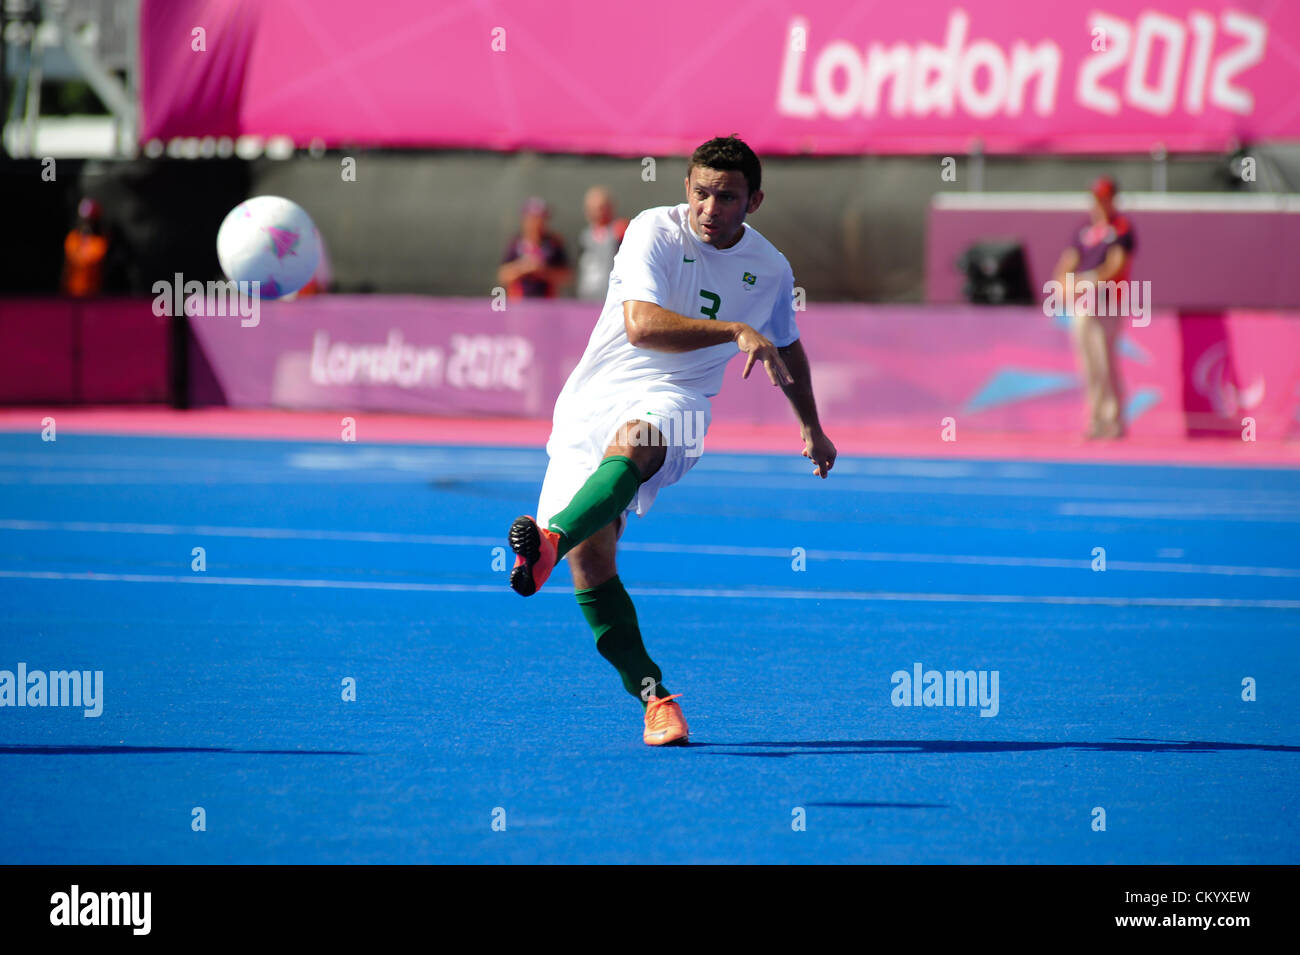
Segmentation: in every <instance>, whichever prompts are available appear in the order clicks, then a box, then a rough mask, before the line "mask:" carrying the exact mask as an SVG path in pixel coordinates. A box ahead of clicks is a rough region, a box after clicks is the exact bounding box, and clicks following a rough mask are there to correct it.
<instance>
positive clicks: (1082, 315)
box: [1054, 176, 1136, 439]
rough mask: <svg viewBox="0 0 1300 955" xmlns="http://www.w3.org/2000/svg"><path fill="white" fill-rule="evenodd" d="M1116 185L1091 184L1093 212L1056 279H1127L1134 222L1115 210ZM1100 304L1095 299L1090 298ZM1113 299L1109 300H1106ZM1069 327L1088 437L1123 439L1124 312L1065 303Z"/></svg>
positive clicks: (1106, 181) (1062, 261)
mask: <svg viewBox="0 0 1300 955" xmlns="http://www.w3.org/2000/svg"><path fill="white" fill-rule="evenodd" d="M1118 192H1119V187H1118V186H1116V185H1115V180H1114V179H1112V178H1110V177H1109V176H1102V177H1101V178H1100V179H1098V180H1097V181H1096V182H1095V183H1094V184H1093V187H1092V210H1091V217H1090V219H1089V221H1088V222H1087V223H1085V224H1084V225H1082V226H1081V227H1080V228H1079V230H1078V231H1077V232H1076V233H1075V235H1074V239H1073V241H1072V243H1071V245H1070V247H1069V248H1067V249H1066V250H1065V251H1064V252H1063V253H1062V254H1061V258H1060V260H1059V261H1058V262H1057V264H1056V272H1055V276H1054V277H1055V279H1056V281H1057V282H1060V283H1061V285H1062V286H1064V285H1065V284H1066V282H1065V277H1066V275H1067V273H1070V272H1073V273H1074V286H1075V287H1077V286H1079V285H1080V284H1081V283H1083V282H1091V283H1093V284H1094V285H1095V284H1096V283H1099V282H1126V281H1128V277H1129V271H1130V268H1131V267H1132V263H1133V250H1134V249H1135V247H1136V243H1135V241H1134V233H1133V225H1132V223H1130V222H1129V221H1128V219H1126V218H1125V217H1124V216H1122V215H1120V214H1119V213H1118V212H1116V211H1115V195H1116V194H1117V193H1118ZM1094 301H1097V302H1100V301H1101V299H1100V298H1094ZM1110 301H1112V302H1113V301H1114V299H1110ZM1068 307H1069V309H1070V312H1071V313H1073V314H1072V318H1071V321H1070V331H1071V335H1072V337H1073V338H1074V347H1075V351H1076V353H1077V354H1078V356H1079V367H1080V370H1081V372H1082V374H1083V384H1084V390H1085V392H1086V394H1087V400H1088V431H1087V437H1088V438H1090V439H1096V438H1122V437H1124V433H1125V429H1124V403H1123V401H1124V399H1123V383H1122V381H1121V379H1120V373H1119V356H1118V354H1117V347H1116V346H1117V344H1118V341H1119V332H1120V326H1121V324H1122V322H1123V321H1124V316H1121V315H1109V314H1093V313H1092V312H1090V311H1088V310H1087V309H1083V308H1079V307H1077V305H1076V304H1075V303H1073V302H1071V303H1069V306H1068Z"/></svg>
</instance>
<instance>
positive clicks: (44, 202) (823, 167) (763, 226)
mask: <svg viewBox="0 0 1300 955" xmlns="http://www.w3.org/2000/svg"><path fill="white" fill-rule="evenodd" d="M1259 155H1261V156H1262V157H1265V158H1266V159H1267V158H1269V157H1271V158H1272V159H1275V160H1276V161H1277V163H1278V164H1279V165H1280V166H1281V167H1282V168H1283V169H1284V170H1286V175H1287V176H1289V178H1290V181H1291V182H1292V183H1296V184H1300V148H1297V147H1287V148H1282V147H1273V148H1272V149H1270V150H1267V151H1263V150H1261V151H1259ZM345 157H351V158H353V159H355V161H356V165H355V170H356V180H355V181H353V182H349V181H345V180H344V179H343V176H342V168H343V159H344V158H345ZM941 158H942V157H938V156H932V157H906V156H904V157H861V158H835V159H789V158H786V159H769V160H766V161H765V162H764V192H765V193H766V199H765V200H764V203H763V206H762V208H761V209H760V210H759V211H758V212H757V213H755V214H754V215H753V217H752V219H751V220H750V221H752V222H753V224H754V226H755V227H756V228H758V229H759V230H760V231H761V232H762V233H763V234H764V235H766V236H767V237H768V238H770V239H771V240H772V241H773V242H774V243H776V245H777V247H778V248H780V249H781V250H782V251H783V252H784V253H785V254H786V256H787V258H789V259H790V262H791V264H792V265H793V266H794V272H795V278H796V280H797V281H798V283H799V285H801V286H802V287H803V288H804V289H805V290H806V291H807V294H808V296H809V297H811V298H813V299H816V300H820V301H879V302H890V301H896V302H919V301H922V300H923V298H924V285H925V282H924V279H925V276H924V262H925V242H924V239H925V223H926V211H927V209H928V206H929V203H930V199H931V197H932V196H933V195H934V194H935V193H937V192H965V191H967V189H968V188H969V185H970V183H969V177H970V175H971V167H970V164H969V162H968V161H967V160H966V159H965V158H964V157H955V158H956V160H957V162H956V173H957V181H956V182H945V181H943V180H942V179H941V178H940V162H941ZM1260 165H1261V168H1260V171H1259V179H1260V181H1259V183H1258V185H1261V186H1264V185H1268V184H1273V183H1275V182H1276V181H1275V180H1273V181H1271V180H1270V178H1269V177H1270V175H1271V172H1270V169H1271V166H1269V165H1268V164H1267V163H1266V162H1265V161H1261V164H1260ZM58 168H59V174H58V180H57V182H56V183H42V182H41V180H40V163H39V162H38V161H26V162H8V163H3V164H0V204H2V205H0V208H3V210H4V213H3V219H2V220H0V221H3V227H0V234H2V235H3V241H4V246H5V250H6V255H5V257H4V258H3V260H2V261H3V273H0V294H4V293H10V294H13V293H16V292H23V293H31V292H41V291H47V292H53V291H55V290H56V289H57V287H58V277H59V271H60V269H61V266H62V242H63V236H64V235H65V234H66V232H67V230H68V228H69V227H70V225H71V220H72V216H73V212H74V211H75V207H76V202H77V199H78V198H80V196H81V195H82V194H83V193H84V194H89V195H91V196H94V197H95V198H98V199H99V200H100V201H101V202H102V203H103V205H104V210H105V216H106V219H107V220H108V223H109V225H110V226H111V227H112V228H113V229H114V230H115V235H116V236H117V244H116V248H117V249H118V252H119V254H120V256H121V258H120V260H119V261H117V262H115V263H114V264H113V268H112V270H111V274H110V275H109V276H107V281H108V288H109V289H110V290H117V291H134V292H136V293H139V294H146V293H148V292H149V290H150V286H151V285H152V283H153V282H154V281H156V280H158V279H160V278H166V279H170V278H171V277H172V275H173V274H174V273H175V272H182V273H183V274H184V275H185V276H186V277H187V278H198V279H206V278H215V277H217V276H218V275H219V266H218V263H217V258H216V232H217V227H218V226H219V225H220V224H221V220H222V218H224V216H225V214H226V213H227V212H228V211H229V210H230V209H231V208H232V207H234V206H235V205H236V204H237V203H238V202H239V201H241V200H242V199H244V198H246V197H247V196H249V195H257V194H272V195H283V196H287V197H288V198H290V199H293V200H295V201H297V202H299V203H300V204H302V205H303V206H304V207H305V208H306V209H307V210H308V211H309V212H310V213H311V214H312V216H313V218H314V219H315V221H316V223H317V225H318V226H319V227H320V230H321V233H322V235H323V236H324V238H325V241H326V245H327V248H328V252H329V257H330V260H331V264H332V268H333V272H334V280H335V287H336V288H337V289H338V290H340V291H345V292H366V291H370V292H393V293H425V294H436V295H456V296H475V295H484V296H486V295H488V294H490V292H491V290H492V288H493V287H494V286H495V285H496V284H497V281H496V267H497V265H498V263H499V262H500V258H501V253H502V251H503V249H504V247H505V244H506V242H507V241H508V239H509V238H510V237H511V236H512V235H513V234H514V231H515V230H516V229H517V227H518V210H519V206H520V204H521V203H522V201H523V200H524V199H525V198H526V197H528V196H530V195H540V196H544V197H545V198H546V199H548V200H549V201H550V202H551V204H552V207H553V218H552V225H553V227H554V228H555V230H556V231H558V232H559V233H560V234H561V235H562V236H563V237H564V239H565V241H566V243H567V244H568V246H569V248H570V253H571V255H574V256H576V254H577V248H576V245H577V238H578V234H579V232H580V231H581V229H582V226H583V218H582V197H583V193H584V192H585V191H586V189H587V187H588V186H590V185H593V184H597V183H599V184H603V185H606V186H608V187H609V188H610V189H611V191H612V192H613V194H614V196H615V199H616V201H617V204H618V209H619V213H620V214H622V215H626V216H629V217H631V216H632V215H635V214H636V213H637V212H639V211H641V210H642V209H645V208H648V207H650V206H655V205H664V204H671V203H676V202H680V201H682V200H683V198H684V191H683V188H682V179H683V177H684V175H685V169H686V160H685V159H684V158H682V157H657V158H656V159H655V174H656V178H655V181H654V182H646V181H643V179H642V170H643V168H644V167H643V163H642V159H641V158H640V157H631V158H626V159H617V158H609V157H583V156H556V155H538V154H532V153H518V154H501V153H488V152H483V153H476V152H444V153H411V152H400V153H399V152H376V153H365V152H347V151H345V152H331V153H328V154H326V155H324V156H322V157H319V158H313V157H311V156H308V155H306V154H302V155H298V156H295V157H294V158H292V159H289V160H284V161H273V160H269V159H261V160H257V161H255V162H252V163H248V162H244V161H241V160H237V159H231V160H192V161H190V160H160V161H149V160H143V159H141V160H134V161H124V162H117V163H111V162H98V161H94V162H85V163H73V162H72V161H70V160H59V166H58ZM1224 169H1225V162H1224V159H1223V157H1218V156H1205V157H1178V158H1174V159H1171V160H1170V162H1169V164H1168V167H1167V171H1168V174H1167V185H1168V188H1169V189H1170V190H1171V191H1193V192H1195V191H1223V190H1225V189H1227V188H1229V185H1228V182H1227V179H1226V176H1225V174H1224ZM1103 172H1105V173H1110V174H1111V175H1114V176H1116V177H1117V178H1118V179H1119V181H1120V184H1121V187H1123V188H1130V189H1135V190H1137V189H1141V190H1145V189H1149V188H1151V185H1152V172H1153V170H1152V164H1151V162H1150V161H1149V160H1148V159H1147V158H1145V157H1129V158H1120V159H1086V158H1085V159H1057V158H997V159H990V160H988V161H987V163H986V165H985V169H984V187H985V189H987V190H991V191H997V192H1005V191H1025V190H1028V191H1062V190H1065V191H1068V190H1079V191H1080V193H1082V192H1083V191H1084V190H1085V189H1086V188H1087V187H1088V186H1089V185H1090V183H1091V182H1092V180H1093V179H1094V178H1095V177H1096V176H1097V175H1099V174H1101V173H1103ZM15 224H21V226H22V228H21V229H19V228H17V227H16V226H15Z"/></svg>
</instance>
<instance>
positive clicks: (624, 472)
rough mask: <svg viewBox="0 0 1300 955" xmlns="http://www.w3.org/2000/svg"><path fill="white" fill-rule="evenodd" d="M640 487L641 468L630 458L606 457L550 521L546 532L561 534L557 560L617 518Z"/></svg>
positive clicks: (619, 456) (620, 456)
mask: <svg viewBox="0 0 1300 955" xmlns="http://www.w3.org/2000/svg"><path fill="white" fill-rule="evenodd" d="M640 486H641V469H640V468H638V467H637V466H636V462H634V461H633V460H632V459H631V458H629V457H624V456H623V455H621V454H619V455H615V456H614V457H610V458H605V460H603V461H601V462H600V466H599V467H598V468H596V473H595V474H593V475H592V476H591V477H589V478H587V483H586V484H584V485H582V487H580V488H578V493H577V494H575V495H573V500H572V501H570V502H569V506H568V507H566V508H565V509H564V510H562V511H560V513H558V514H556V515H555V516H554V517H552V518H551V522H550V523H549V524H547V525H546V529H547V530H551V531H556V532H558V533H559V535H560V547H559V553H558V555H557V556H556V558H555V559H556V560H560V559H562V558H563V557H564V555H565V554H567V553H568V552H569V551H571V550H573V548H575V547H577V546H578V545H579V544H581V543H582V542H583V541H585V540H586V539H587V538H588V537H590V536H591V535H592V534H594V533H596V531H598V530H600V529H601V528H602V527H604V526H605V525H606V524H608V523H609V522H610V521H612V520H614V518H616V517H618V516H619V515H620V514H622V513H623V512H624V511H625V510H627V506H628V505H629V504H631V503H632V498H633V497H635V496H636V490H637V488H639V487H640Z"/></svg>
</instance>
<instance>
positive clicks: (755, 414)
mask: <svg viewBox="0 0 1300 955" xmlns="http://www.w3.org/2000/svg"><path fill="white" fill-rule="evenodd" d="M596 317H597V308H596V307H594V306H592V305H591V304H587V303H579V302H571V301H558V300H550V301H547V300H541V301H535V302H520V303H511V304H510V305H509V307H508V308H507V309H506V310H505V311H494V310H492V308H491V306H490V303H489V300H487V299H481V300H480V299H435V298H418V297H413V296H412V297H400V296H393V297H380V296H316V297H312V298H309V299H305V300H303V301H299V302H283V303H276V302H268V303H263V304H262V306H261V310H260V317H259V321H258V322H257V324H256V325H253V326H245V325H244V324H242V322H241V320H240V319H239V318H237V317H222V316H219V315H210V316H205V315H192V316H191V317H190V319H189V322H190V328H191V330H192V332H193V335H194V340H195V351H194V354H193V355H192V359H191V366H192V375H191V377H192V381H193V389H192V397H193V399H194V401H195V403H196V404H229V405H234V406H237V407H255V408H269V407H280V408H296V409H316V410H324V409H333V410H338V411H340V412H341V413H344V414H346V413H348V412H359V411H405V412H416V413H428V414H440V415H455V416H517V417H523V418H549V417H550V416H551V414H552V412H553V410H554V405H555V398H556V396H557V395H558V394H559V392H560V388H561V387H562V386H563V384H564V381H565V379H566V378H567V377H568V375H569V373H570V371H572V369H573V368H574V366H575V365H577V363H578V360H579V359H580V358H581V356H582V352H583V349H584V348H585V347H586V344H587V339H588V337H589V335H590V334H591V329H592V327H593V325H594V324H595V321H596ZM1135 321H1139V322H1141V323H1145V324H1140V327H1130V328H1127V329H1126V331H1125V333H1124V336H1123V339H1122V343H1121V346H1120V362H1121V366H1122V374H1123V378H1124V382H1125V390H1126V400H1125V404H1126V408H1127V417H1128V419H1129V420H1130V422H1131V427H1132V431H1133V433H1134V434H1135V435H1142V434H1150V435H1184V434H1198V435H1199V434H1206V435H1208V434H1220V435H1223V436H1225V437H1231V438H1233V439H1235V440H1239V439H1240V435H1241V431H1242V427H1243V425H1242V421H1243V419H1244V418H1246V417H1250V418H1251V419H1252V421H1253V422H1254V427H1255V428H1256V430H1257V432H1258V436H1259V439H1260V440H1265V439H1281V438H1284V437H1290V436H1294V435H1295V434H1296V433H1297V432H1298V431H1300V315H1297V314H1295V313H1289V314H1287V313H1278V312H1267V311H1260V312H1251V311H1228V312H1213V313H1205V314H1196V315H1183V314H1176V313H1170V312H1156V313H1154V314H1148V315H1146V316H1143V317H1142V318H1141V319H1140V320H1139V319H1135ZM799 325H800V329H801V333H802V339H803V341H804V344H805V347H806V349H807V350H808V354H809V356H810V360H811V363H812V374H813V381H814V385H815V388H816V394H817V403H818V408H819V411H820V414H821V418H822V420H823V422H825V423H826V424H827V426H828V427H829V426H830V425H832V424H836V425H841V426H861V425H872V426H897V427H901V428H914V429H934V428H938V427H939V424H940V422H941V421H942V420H943V419H944V418H946V417H949V416H952V417H954V418H956V419H958V420H960V421H961V422H962V427H963V428H968V429H973V430H975V431H990V432H1049V433H1058V434H1059V433H1062V432H1066V433H1068V432H1071V431H1073V430H1075V429H1076V427H1082V419H1083V398H1082V392H1081V390H1080V385H1079V377H1078V372H1077V365H1076V361H1075V356H1074V352H1073V349H1072V348H1071V345H1070V336H1069V332H1068V328H1067V326H1066V324H1065V323H1064V321H1063V320H1062V319H1060V318H1057V317H1055V316H1048V315H1046V314H1044V311H1043V310H1042V309H1040V308H982V307H977V306H928V307H926V306H919V307H918V306H910V307H909V306H873V305H847V304H846V305H834V304H824V305H815V304H813V305H809V307H808V309H807V311H805V312H803V313H802V314H801V316H800V319H799ZM742 364H743V363H742V362H740V361H739V360H736V361H733V362H732V364H730V365H729V366H728V368H727V372H726V377H725V379H724V382H725V383H724V385H723V389H722V392H721V393H720V394H719V395H717V396H716V397H715V398H714V399H713V412H714V419H715V420H727V421H730V422H733V423H735V424H755V425H782V424H786V425H789V426H790V427H791V429H794V428H795V427H796V425H795V419H794V416H793V413H792V411H791V409H790V406H789V402H788V401H787V400H786V398H785V396H784V394H782V393H781V392H780V391H779V390H778V389H776V388H774V387H772V386H771V384H770V383H769V382H768V381H767V380H766V377H765V376H763V375H759V376H757V377H754V376H753V375H751V377H750V379H749V380H742V379H741V377H740V374H741V368H742Z"/></svg>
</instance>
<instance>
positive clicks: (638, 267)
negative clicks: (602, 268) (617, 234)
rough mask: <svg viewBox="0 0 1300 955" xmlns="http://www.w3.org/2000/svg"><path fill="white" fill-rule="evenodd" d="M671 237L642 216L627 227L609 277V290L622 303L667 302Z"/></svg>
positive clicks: (670, 273) (662, 304)
mask: <svg viewBox="0 0 1300 955" xmlns="http://www.w3.org/2000/svg"><path fill="white" fill-rule="evenodd" d="M674 248H675V247H674V246H673V245H672V242H671V238H670V237H669V236H667V235H665V234H664V233H663V232H662V231H661V230H660V229H657V228H655V226H654V221H653V219H652V218H651V217H650V216H649V215H647V214H645V213H642V214H641V215H639V216H637V217H636V218H635V219H633V220H632V221H631V223H629V224H628V227H627V231H626V232H625V233H623V243H622V245H620V246H619V247H618V254H616V255H615V256H614V268H613V270H612V271H611V272H610V275H609V288H610V291H611V292H613V293H614V294H615V295H616V300H617V301H618V302H619V303H620V304H622V303H623V302H627V301H636V302H653V303H654V304H655V305H659V306H664V303H665V302H667V301H669V297H670V291H671V289H670V286H669V283H670V281H671V275H672V272H671V269H670V265H669V263H671V262H672V252H673V251H674Z"/></svg>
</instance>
